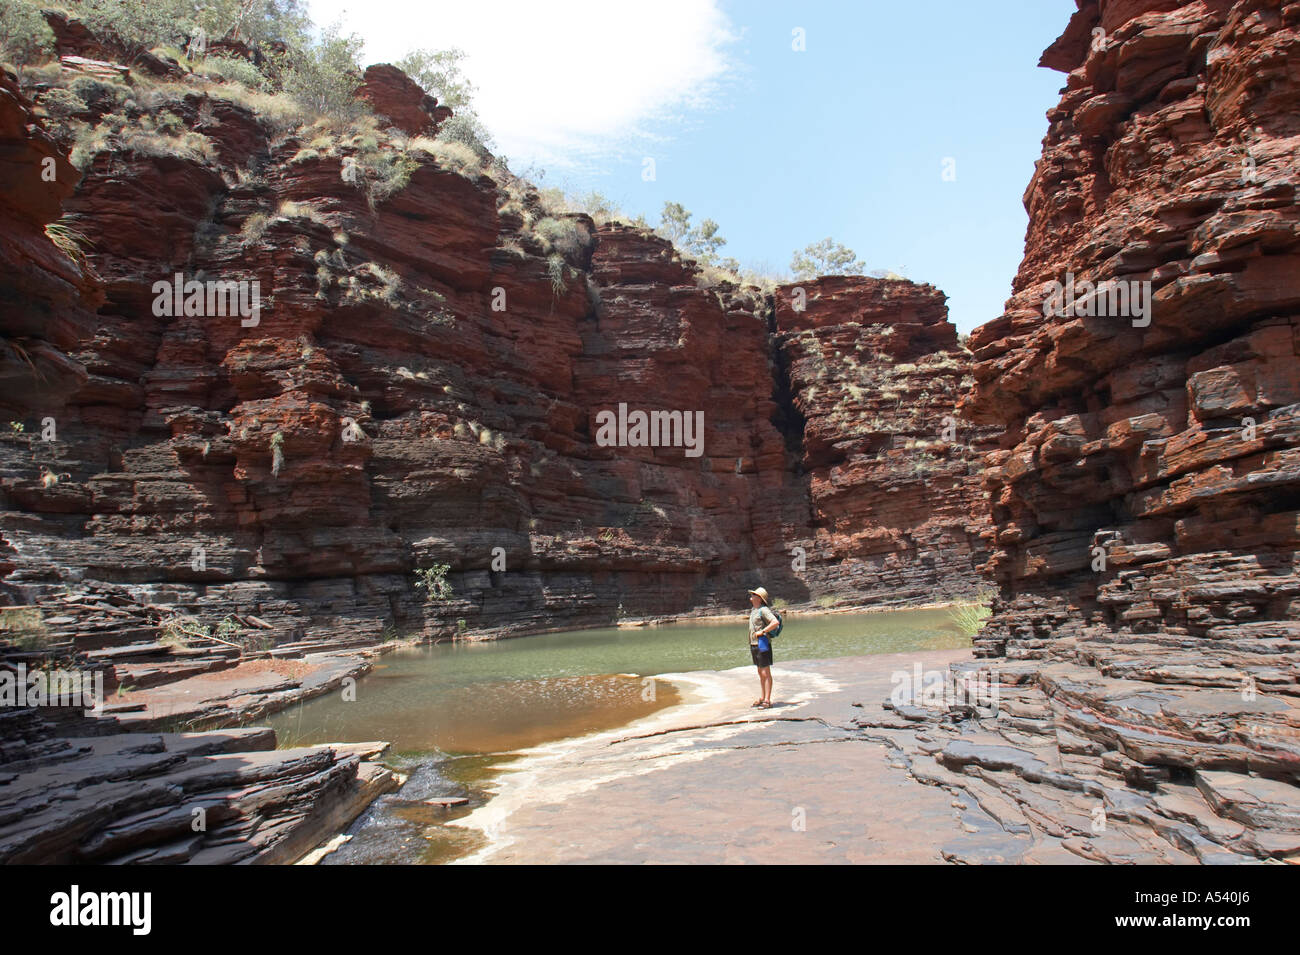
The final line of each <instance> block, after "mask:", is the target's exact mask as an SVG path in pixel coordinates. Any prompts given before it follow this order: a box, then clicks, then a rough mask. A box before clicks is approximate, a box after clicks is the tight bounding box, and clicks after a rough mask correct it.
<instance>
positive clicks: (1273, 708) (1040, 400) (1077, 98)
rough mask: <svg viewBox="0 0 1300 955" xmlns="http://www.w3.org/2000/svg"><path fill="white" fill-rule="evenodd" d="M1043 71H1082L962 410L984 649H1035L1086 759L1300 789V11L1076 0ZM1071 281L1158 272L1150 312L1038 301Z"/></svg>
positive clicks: (1040, 176)
mask: <svg viewBox="0 0 1300 955" xmlns="http://www.w3.org/2000/svg"><path fill="white" fill-rule="evenodd" d="M1094 38H1095V40H1094ZM1043 64H1044V65H1046V66H1050V67H1052V68H1055V69H1058V70H1061V71H1063V72H1065V73H1067V74H1068V80H1067V83H1066V87H1065V89H1064V91H1063V94H1062V99H1061V102H1060V105H1059V106H1057V107H1056V108H1055V109H1053V110H1052V111H1051V112H1050V113H1049V117H1048V118H1049V120H1050V129H1049V131H1048V134H1047V137H1046V139H1045V141H1044V148H1043V158H1042V159H1041V161H1040V162H1039V163H1038V166H1037V169H1036V172H1035V174H1034V177H1033V180H1032V182H1031V183H1030V185H1029V188H1028V190H1027V192H1026V194H1025V204H1026V206H1027V208H1028V210H1029V213H1030V218H1031V222H1030V227H1029V231H1028V235H1027V240H1026V250H1025V258H1024V262H1023V264H1022V266H1021V268H1020V271H1019V273H1018V275H1017V276H1016V280H1015V284H1014V294H1013V297H1012V298H1011V299H1010V300H1009V301H1008V303H1007V306H1006V310H1005V314H1004V315H1003V316H1002V317H1001V318H999V319H997V320H996V321H993V322H990V323H989V324H987V325H985V326H983V327H981V328H979V329H978V330H977V331H976V332H975V333H974V334H973V335H972V338H971V349H972V351H973V352H974V354H975V356H976V360H977V364H976V366H975V369H974V375H975V379H976V383H975V387H974V391H973V394H972V395H971V396H970V398H969V400H968V401H967V402H966V403H965V405H964V406H963V412H964V413H965V414H966V415H968V416H969V417H970V418H971V420H974V421H978V422H981V423H983V424H987V425H990V426H994V427H998V428H1002V429H1004V430H1003V432H1002V436H1001V439H1000V442H1001V443H1000V446H999V449H998V450H997V451H995V452H994V453H993V454H992V455H991V456H990V457H989V467H988V468H987V470H986V472H985V487H986V488H987V490H988V491H989V493H990V500H991V505H992V518H993V524H994V535H993V543H994V548H993V553H992V558H991V560H990V561H989V563H988V565H987V566H988V569H989V571H990V572H991V574H993V575H994V576H995V577H996V579H997V581H998V583H999V586H1000V590H1001V597H1000V599H999V601H998V602H997V604H996V607H995V614H994V616H993V618H992V620H991V622H990V623H989V625H988V626H987V628H986V629H985V630H984V631H983V633H982V634H981V635H980V637H979V638H978V639H977V640H976V645H977V652H979V653H982V654H986V655H991V656H993V655H1003V654H1005V656H1006V657H1008V658H1011V659H1013V660H1014V659H1020V660H1026V661H1030V662H1029V663H1028V664H1026V673H1029V674H1033V677H1032V678H1033V679H1035V680H1036V681H1037V682H1038V683H1039V684H1040V685H1041V686H1042V687H1043V688H1044V689H1045V690H1046V692H1047V696H1048V697H1049V699H1050V701H1051V705H1052V710H1053V712H1054V714H1055V717H1056V720H1057V726H1058V727H1059V728H1060V730H1061V732H1062V733H1065V732H1066V730H1068V731H1069V733H1070V734H1077V736H1074V735H1072V736H1071V737H1070V738H1071V739H1073V740H1074V742H1073V743H1072V744H1070V745H1071V751H1073V752H1090V751H1093V750H1094V749H1095V750H1096V751H1097V752H1100V751H1101V750H1105V751H1109V752H1110V753H1111V754H1112V755H1114V756H1116V758H1118V759H1121V760H1122V759H1131V760H1136V761H1137V762H1139V763H1143V764H1146V765H1150V766H1158V767H1162V769H1161V770H1160V771H1161V772H1166V773H1167V772H1170V771H1172V772H1175V773H1177V772H1179V771H1187V770H1191V769H1197V770H1203V769H1206V768H1209V769H1232V770H1236V771H1246V770H1248V769H1249V770H1251V771H1255V772H1262V773H1265V774H1273V775H1280V776H1282V777H1283V778H1288V779H1291V780H1292V781H1293V780H1294V773H1295V772H1296V771H1297V768H1300V745H1298V744H1297V736H1298V735H1300V718H1297V711H1296V708H1295V700H1296V696H1297V694H1298V693H1300V681H1298V678H1300V666H1298V665H1297V661H1300V653H1298V652H1297V651H1300V623H1298V622H1297V618H1298V617H1300V574H1298V573H1297V565H1296V545H1297V541H1298V539H1300V527H1298V526H1297V525H1298V521H1300V510H1298V508H1300V493H1298V492H1300V364H1298V362H1297V356H1298V355H1300V207H1298V206H1297V197H1296V189H1297V184H1298V183H1300V171H1298V169H1297V165H1296V156H1297V146H1300V4H1297V3H1282V2H1277V0H1273V2H1267V0H1221V2H1217V0H1200V2H1193V3H1180V2H1152V0H1145V2H1137V0H1125V2H1106V0H1102V2H1097V0H1083V2H1080V4H1079V10H1078V12H1077V14H1076V15H1075V16H1074V18H1073V19H1072V21H1071V22H1070V25H1069V27H1068V29H1067V30H1066V31H1065V34H1064V35H1063V36H1062V37H1061V39H1060V40H1058V41H1057V42H1056V43H1055V44H1054V45H1053V46H1052V47H1051V48H1049V49H1048V51H1047V52H1046V53H1045V54H1044V58H1043ZM1067 273H1073V275H1074V277H1075V280H1076V281H1078V282H1081V281H1084V280H1088V281H1092V282H1098V281H1103V280H1110V279H1114V280H1120V281H1124V282H1150V283H1151V288H1152V303H1151V304H1152V308H1151V313H1150V323H1149V325H1147V326H1145V327H1143V326H1142V325H1141V319H1140V318H1139V320H1138V322H1137V323H1135V322H1134V321H1133V320H1131V318H1130V317H1105V316H1102V317H1098V316H1084V315H1078V314H1076V315H1066V316H1057V315H1055V314H1053V315H1051V316H1049V317H1045V313H1044V302H1045V299H1047V298H1048V296H1049V294H1050V293H1051V291H1052V290H1053V289H1052V285H1051V283H1053V282H1061V283H1065V281H1066V279H1067ZM1078 737H1086V738H1087V739H1089V740H1091V742H1089V743H1086V744H1085V743H1082V742H1080V741H1079V739H1078ZM1097 747H1099V749H1096V748H1097ZM1090 748H1092V749H1090ZM1062 749H1063V750H1064V749H1065V746H1064V744H1063V745H1062ZM1198 785H1200V783H1199V782H1198ZM1284 788H1285V787H1284ZM1292 822H1293V823H1294V820H1292ZM1291 828H1300V826H1297V825H1292V826H1291ZM1292 835H1294V834H1292ZM1291 844H1292V848H1294V845H1295V840H1294V838H1292V840H1291ZM1276 848H1277V846H1272V848H1270V847H1268V846H1265V847H1264V849H1267V850H1269V851H1272V849H1276ZM1288 851H1289V850H1288Z"/></svg>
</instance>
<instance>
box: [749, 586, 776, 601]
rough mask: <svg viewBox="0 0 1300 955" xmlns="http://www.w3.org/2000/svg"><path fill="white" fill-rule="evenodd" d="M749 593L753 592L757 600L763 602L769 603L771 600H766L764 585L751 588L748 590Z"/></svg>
mask: <svg viewBox="0 0 1300 955" xmlns="http://www.w3.org/2000/svg"><path fill="white" fill-rule="evenodd" d="M749 593H751V594H753V595H754V596H755V597H757V598H758V599H759V600H761V601H763V603H771V601H770V600H768V597H767V588H766V587H755V588H754V589H753V590H751V591H749Z"/></svg>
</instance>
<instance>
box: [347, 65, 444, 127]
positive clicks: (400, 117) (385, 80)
mask: <svg viewBox="0 0 1300 955" xmlns="http://www.w3.org/2000/svg"><path fill="white" fill-rule="evenodd" d="M357 98H358V99H363V100H365V101H366V102H368V103H369V104H370V105H371V106H372V107H373V108H374V110H375V112H376V113H378V114H379V115H381V116H386V117H387V118H388V119H389V120H391V121H392V124H393V125H394V126H396V127H397V128H398V129H400V130H402V132H404V133H407V134H409V135H411V136H423V135H428V136H432V135H434V134H435V133H437V131H438V126H439V124H441V123H442V122H443V121H444V120H446V119H449V118H450V117H451V110H450V109H448V108H447V107H446V106H439V105H438V100H437V98H436V97H434V96H430V95H428V94H427V93H425V92H424V90H423V89H421V88H420V86H419V84H418V83H416V82H415V81H414V80H413V79H411V78H410V77H409V76H407V75H406V74H405V73H403V72H402V71H401V70H399V69H398V68H397V67H395V66H390V65H389V64H387V63H376V64H375V65H374V66H371V67H368V68H367V69H366V73H365V76H364V77H363V78H362V83H361V85H360V86H359V87H358V88H357Z"/></svg>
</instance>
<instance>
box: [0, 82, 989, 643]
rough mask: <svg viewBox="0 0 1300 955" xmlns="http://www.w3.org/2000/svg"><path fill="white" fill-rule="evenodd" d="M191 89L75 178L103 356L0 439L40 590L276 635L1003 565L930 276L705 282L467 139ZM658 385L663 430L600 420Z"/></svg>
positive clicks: (73, 350) (165, 99)
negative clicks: (165, 609)
mask: <svg viewBox="0 0 1300 955" xmlns="http://www.w3.org/2000/svg"><path fill="white" fill-rule="evenodd" d="M381 79H382V80H384V82H382V83H381V82H380V80H381ZM368 83H369V84H370V88H371V92H372V94H373V95H372V98H375V99H376V105H377V108H378V110H379V111H380V112H382V113H384V114H385V115H386V116H389V117H392V118H393V119H394V120H395V121H397V122H398V123H400V122H401V121H402V117H403V116H405V117H406V118H407V119H410V118H411V116H408V115H407V114H408V113H409V112H410V111H409V110H406V109H403V108H401V106H400V104H398V105H394V101H393V96H394V95H395V94H394V90H395V89H397V85H395V81H393V77H391V76H390V75H388V74H387V73H384V74H383V75H382V76H381V75H379V74H376V73H375V71H371V73H370V74H368ZM398 85H400V84H398ZM170 89H171V92H164V93H161V94H158V95H156V96H154V97H153V99H152V101H151V103H152V105H150V106H149V107H148V109H146V108H145V107H142V106H140V105H138V104H136V103H135V101H134V100H133V101H131V103H129V104H126V105H123V106H121V107H120V108H121V109H122V110H124V111H126V112H127V113H128V118H129V119H130V120H131V121H132V123H133V124H137V125H141V126H146V125H148V126H150V128H152V129H156V130H163V129H164V127H163V126H161V125H157V124H156V121H157V120H158V119H159V117H161V116H162V114H163V113H166V114H170V116H172V117H175V118H176V119H177V120H179V126H177V124H175V123H174V122H172V121H170V120H169V122H172V129H171V132H169V133H167V134H166V135H167V136H168V137H170V138H165V139H162V140H160V139H159V138H158V137H160V136H163V133H162V132H159V134H158V136H156V137H154V138H153V139H150V140H148V141H146V142H142V141H141V140H139V139H131V138H130V137H127V136H124V135H122V134H115V135H113V136H110V137H107V138H106V140H105V142H104V148H103V149H102V150H101V151H100V152H99V153H98V154H97V155H95V156H94V157H93V159H92V161H90V162H89V164H88V165H87V167H86V170H85V176H84V179H83V180H82V182H81V184H80V186H79V187H78V188H77V190H76V192H75V194H73V195H64V196H59V197H58V198H62V199H63V200H64V202H63V210H64V212H66V213H70V214H72V215H74V216H76V218H77V222H78V227H79V228H80V229H81V231H83V232H84V233H85V234H86V236H87V238H88V240H89V242H90V244H91V246H92V248H93V251H92V252H91V254H90V259H91V261H92V262H93V264H94V267H95V269H96V270H97V272H98V273H99V275H100V276H101V279H102V282H103V286H104V293H103V295H104V298H103V302H102V304H101V305H100V306H99V308H98V314H97V315H96V316H94V321H93V322H91V323H88V324H87V323H84V322H83V323H82V324H81V325H79V326H78V327H79V328H80V332H79V333H78V334H77V335H74V336H73V337H72V339H71V340H68V341H63V340H60V341H62V349H63V351H64V352H65V353H66V354H68V355H69V356H71V358H72V360H74V361H75V362H76V363H77V364H78V365H79V366H80V367H82V368H84V372H83V373H82V378H81V379H80V380H79V381H78V382H77V384H76V387H74V388H72V389H70V393H68V394H65V395H62V396H60V395H32V396H29V397H30V400H29V402H28V405H29V406H25V407H24V408H22V409H20V410H21V411H22V413H23V414H24V415H25V420H26V421H27V426H28V427H27V431H26V432H25V433H23V434H9V435H6V436H4V437H3V439H0V453H2V454H3V460H4V483H3V491H4V511H5V514H4V525H3V527H4V535H5V538H6V539H7V540H8V541H9V542H11V543H12V544H13V546H14V549H15V551H16V552H17V557H16V558H15V559H14V562H13V563H14V567H13V570H12V572H11V573H10V574H9V576H8V577H7V578H6V579H5V581H4V584H5V586H6V588H7V592H8V595H9V597H10V598H11V600H13V601H14V602H18V603H28V602H34V603H37V604H41V603H42V602H44V601H47V600H49V601H51V602H54V597H55V594H57V593H59V592H61V591H63V590H65V589H66V588H67V587H68V586H69V585H70V584H71V585H73V586H74V587H75V586H76V585H77V582H78V581H82V580H92V581H98V582H101V583H104V584H106V585H123V586H125V587H127V588H128V589H129V590H130V591H131V593H132V594H133V595H134V598H135V599H136V600H138V601H139V602H141V603H144V604H157V605H173V606H176V607H178V608H181V609H184V610H186V611H187V612H192V613H195V614H198V615H199V616H201V617H205V618H213V617H217V616H220V615H223V614H225V613H229V612H240V613H248V614H255V615H257V617H258V618H260V619H262V620H265V621H268V622H270V623H271V625H272V626H273V627H274V628H275V629H276V630H277V631H279V633H280V635H281V639H283V638H284V637H285V636H287V635H296V634H299V633H301V632H304V631H311V632H313V633H319V634H348V635H355V634H357V633H360V634H363V635H367V634H368V635H371V636H374V635H378V633H379V632H380V631H381V630H383V629H384V628H386V627H388V626H393V625H396V626H397V627H399V628H402V629H414V630H417V631H419V630H423V631H424V632H426V633H429V634H447V633H454V632H456V630H457V628H458V623H459V621H462V620H463V621H465V624H464V627H465V629H473V630H474V631H475V632H477V633H484V634H492V633H507V632H512V631H526V630H537V629H547V628H562V627H566V626H574V625H580V624H595V623H608V622H611V621H614V620H616V619H617V618H618V617H619V616H621V615H638V616H639V615H657V614H668V613H681V612H684V611H689V610H692V609H697V608H706V607H715V608H717V609H720V610H733V609H736V608H738V607H741V606H743V603H744V590H745V588H747V587H752V586H754V585H756V584H758V583H760V582H763V583H766V584H767V586H769V587H770V588H772V589H773V591H774V592H776V593H777V594H779V595H781V596H783V597H785V598H786V599H788V600H790V601H791V602H796V603H797V602H803V601H808V600H813V599H821V600H822V601H823V602H824V603H827V604H829V603H832V602H839V603H844V604H866V603H873V602H901V603H906V602H918V601H922V600H926V599H930V598H931V597H932V595H933V593H932V591H933V588H934V586H936V585H938V584H940V583H941V582H946V589H947V590H949V591H955V590H960V589H963V588H966V589H971V588H973V587H974V586H975V583H974V578H973V575H972V567H973V563H974V562H975V558H976V556H978V554H977V551H978V547H977V546H976V544H975V534H976V533H977V523H978V522H977V521H976V520H975V519H974V518H973V517H972V515H973V514H975V513H977V511H978V500H979V493H980V492H979V491H978V489H977V488H976V487H975V484H974V481H973V478H972V468H971V459H970V455H969V453H968V451H969V446H970V445H971V444H972V442H973V441H974V440H975V438H976V437H977V435H976V432H974V431H973V430H972V429H971V428H969V427H968V426H966V425H964V424H962V423H960V422H958V423H956V424H955V430H954V431H953V433H952V434H950V435H949V436H948V437H946V438H945V436H944V426H943V423H942V421H941V419H942V418H943V417H944V416H945V415H947V414H949V413H951V411H952V409H953V405H954V402H955V397H956V393H957V390H958V389H959V388H960V387H961V385H960V382H961V378H962V376H963V375H965V374H967V373H968V363H969V356H968V355H966V354H964V353H963V352H961V351H960V350H959V349H958V348H957V346H956V342H955V333H954V331H953V329H952V326H950V325H948V324H947V322H946V317H945V309H944V307H943V296H942V295H941V294H940V293H938V292H937V291H936V290H934V289H932V288H930V287H928V286H914V285H912V284H911V283H907V282H898V283H889V282H879V281H874V280H864V279H823V280H820V281H817V282H811V283H807V285H806V288H807V292H808V308H807V310H806V311H804V312H802V313H800V314H798V315H793V314H791V313H790V312H789V308H788V303H787V301H786V298H787V297H788V294H789V292H790V290H789V289H783V290H781V291H780V292H779V293H778V295H777V296H776V297H775V300H774V299H773V297H772V296H769V295H764V294H762V293H761V292H759V291H758V290H755V289H737V288H734V287H732V286H730V285H726V284H723V285H718V286H713V287H706V286H705V284H704V283H703V282H702V280H701V279H700V277H699V273H698V270H697V269H696V268H695V266H694V265H692V264H691V263H689V262H685V261H682V260H681V259H680V257H679V256H678V255H677V254H676V253H675V252H674V250H673V248H672V247H671V245H669V244H668V243H667V242H665V241H663V240H661V239H659V238H657V237H655V236H653V235H649V234H646V233H644V232H641V231H638V230H635V229H631V228H628V227H624V226H618V225H612V226H609V227H606V228H601V229H597V228H596V227H595V226H594V224H593V223H592V221H591V220H590V219H589V218H587V217H586V216H582V215H569V216H564V215H560V216H553V217H548V216H547V214H546V212H545V210H544V209H542V207H541V206H540V203H539V200H538V197H537V194H536V193H535V191H532V190H531V189H529V188H525V187H523V186H522V185H521V184H520V183H519V181H518V180H515V179H514V178H513V177H511V176H509V175H508V174H507V173H505V172H504V171H503V170H500V169H493V171H491V172H490V173H488V172H483V171H481V170H479V169H477V168H474V167H471V166H466V165H465V163H464V159H463V157H462V156H461V155H460V154H458V153H456V152H455V150H454V149H452V150H450V151H441V152H439V151H438V150H439V149H440V148H441V147H438V146H432V147H431V146H430V145H429V144H428V142H427V141H425V140H413V139H407V138H406V137H405V136H404V135H402V134H401V133H398V132H393V131H384V130H378V131H375V132H374V133H372V134H370V135H367V134H365V131H364V130H363V131H362V133H361V134H358V135H342V136H339V135H335V136H331V135H329V134H325V133H319V131H315V132H311V133H308V134H304V135H301V136H294V135H289V134H286V133H284V132H283V131H282V130H279V129H277V128H276V126H275V125H274V121H273V119H271V118H267V117H262V116H258V115H254V114H253V113H251V112H249V111H248V110H247V109H245V108H244V107H243V106H241V105H239V103H238V102H236V101H234V100H233V99H232V98H230V97H227V96H225V95H223V93H222V91H221V89H220V87H215V86H213V87H207V88H203V87H198V88H193V89H189V90H184V89H175V88H170ZM408 92H410V91H408ZM422 95H423V94H419V93H418V90H417V91H416V92H415V93H412V97H413V102H412V103H411V104H409V105H410V107H411V109H414V110H416V111H417V112H418V113H419V114H420V116H428V115H429V112H428V110H427V109H426V106H427V104H425V103H424V102H423V100H422V99H420V97H421V96H422ZM155 114H157V115H155ZM394 114H397V115H394ZM411 115H414V114H411ZM87 116H88V119H89V121H91V122H93V121H95V120H96V119H97V118H98V117H96V116H93V115H90V114H87ZM420 122H422V121H421V120H419V117H416V123H417V125H418V124H419V123H420ZM150 124H153V125H150ZM408 125H409V124H408ZM421 128H423V127H421ZM186 137H189V138H186ZM195 137H200V138H195ZM160 142H161V145H160ZM431 149H432V150H433V151H430V150H431ZM53 214H57V203H54V204H53V205H52V206H51V210H50V211H49V212H48V213H47V214H46V218H48V217H49V216H50V215H53ZM29 218H30V217H29ZM36 218H37V219H39V216H37V217H36ZM5 241H8V240H7V239H6V240H5ZM178 274H179V275H180V276H181V282H182V289H181V293H180V299H181V307H180V308H176V307H175V306H176V301H177V294H176V293H175V292H174V291H173V289H172V286H173V284H174V282H175V277H176V276H177V275H178ZM191 281H194V282H200V283H206V282H209V281H219V282H232V283H239V282H244V283H247V285H246V286H244V288H245V289H246V290H252V289H253V288H254V285H253V283H257V285H256V288H257V289H258V290H260V299H259V304H260V307H259V309H258V311H257V313H256V314H255V315H254V314H251V313H248V314H245V313H240V314H234V313H233V309H229V310H227V313H226V314H214V312H213V311H212V310H211V309H210V308H208V307H207V306H206V304H205V306H204V307H203V308H194V309H190V308H187V307H185V305H184V301H185V300H186V299H187V297H188V292H186V290H185V288H184V283H186V282H191ZM159 283H161V285H159ZM19 284H21V283H19ZM158 287H161V288H162V289H163V291H162V292H161V293H160V292H159V291H158ZM205 287H206V286H205ZM205 303H206V299H205ZM54 311H56V312H58V313H59V314H63V313H64V312H67V311H68V306H65V307H63V308H62V309H59V310H54ZM52 334H53V333H51V335H52ZM46 337H50V336H46ZM814 345H815V346H816V348H814V347H813V346H814ZM814 352H817V354H819V355H820V357H819V358H815V359H814V357H813V354H814ZM651 412H660V413H667V417H664V418H662V419H656V423H655V425H654V426H652V428H651V431H650V433H649V434H648V435H646V438H647V440H638V438H639V435H638V433H637V431H636V430H635V427H631V428H625V429H624V432H623V434H622V437H623V438H624V439H626V440H624V441H623V443H621V444H620V443H619V441H618V439H619V437H620V435H619V431H618V428H617V427H615V428H614V429H613V431H612V432H610V431H608V430H607V429H606V428H604V427H603V423H604V421H605V418H606V417H607V416H612V417H613V419H614V420H615V421H617V420H618V419H619V417H620V415H623V417H624V421H625V423H626V422H627V416H630V415H636V414H642V413H644V414H648V413H651ZM673 415H676V417H673ZM42 416H48V417H53V418H54V419H55V421H56V422H57V440H56V441H53V442H41V441H40V440H39V439H38V437H37V436H35V435H33V434H32V427H33V426H34V422H35V420H37V419H38V418H40V417H42ZM697 416H698V417H697ZM700 418H702V432H699V433H696V432H694V431H693V430H687V428H688V426H693V425H694V424H695V422H696V421H697V420H699V419H700ZM805 421H806V422H807V425H806V428H805ZM839 429H842V431H841V430H839ZM611 434H612V436H613V438H614V440H613V441H609V440H605V439H606V438H609V437H610V436H611ZM651 438H658V439H662V440H651ZM917 442H920V443H922V444H923V445H924V447H917V446H916V443H917ZM44 472H48V473H50V474H54V475H56V476H58V479H57V480H56V481H54V482H52V483H51V482H50V481H49V480H48V479H43V478H42V473H44ZM797 547H802V548H804V550H805V555H804V557H803V558H801V566H797V567H796V566H795V564H796V560H797V558H796V556H795V554H796V551H795V548H797ZM439 563H446V564H449V565H450V566H451V574H450V578H449V579H450V580H451V582H452V584H453V586H454V591H455V592H454V595H453V596H452V597H451V598H450V599H449V600H446V601H443V602H428V601H426V600H425V598H424V595H423V592H422V591H419V590H416V589H414V588H413V587H412V582H413V576H412V575H413V573H414V571H416V570H417V569H420V568H427V567H430V566H432V565H434V564H439Z"/></svg>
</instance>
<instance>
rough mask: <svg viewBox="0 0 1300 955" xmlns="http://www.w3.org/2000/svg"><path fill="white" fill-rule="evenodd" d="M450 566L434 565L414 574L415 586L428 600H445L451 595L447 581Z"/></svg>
mask: <svg viewBox="0 0 1300 955" xmlns="http://www.w3.org/2000/svg"><path fill="white" fill-rule="evenodd" d="M449 570H451V565H450V564H434V565H433V566H431V567H424V568H421V569H420V570H417V571H416V572H415V586H417V587H419V588H421V589H422V590H424V591H425V593H426V594H428V596H429V599H430V600H446V599H447V598H448V597H450V596H451V595H452V588H451V583H450V582H449V581H448V580H447V571H449Z"/></svg>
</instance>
